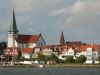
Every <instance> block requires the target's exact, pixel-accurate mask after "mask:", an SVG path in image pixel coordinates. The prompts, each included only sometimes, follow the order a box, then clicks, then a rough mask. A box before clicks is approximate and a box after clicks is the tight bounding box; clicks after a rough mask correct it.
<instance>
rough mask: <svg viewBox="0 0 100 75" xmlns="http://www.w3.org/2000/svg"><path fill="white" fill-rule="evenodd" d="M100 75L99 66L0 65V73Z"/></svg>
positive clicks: (1, 74) (11, 74) (22, 74)
mask: <svg viewBox="0 0 100 75" xmlns="http://www.w3.org/2000/svg"><path fill="white" fill-rule="evenodd" d="M73 74H74V75H100V68H77V67H59V68H57V67H56V68H48V67H45V68H35V67H27V68H24V67H0V75H73Z"/></svg>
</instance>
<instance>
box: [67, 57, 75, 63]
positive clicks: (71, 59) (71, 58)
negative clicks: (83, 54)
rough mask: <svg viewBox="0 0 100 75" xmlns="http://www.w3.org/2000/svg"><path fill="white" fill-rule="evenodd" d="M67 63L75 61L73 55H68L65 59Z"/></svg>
mask: <svg viewBox="0 0 100 75" xmlns="http://www.w3.org/2000/svg"><path fill="white" fill-rule="evenodd" d="M65 63H75V60H74V59H73V56H68V57H67V59H66V60H65Z"/></svg>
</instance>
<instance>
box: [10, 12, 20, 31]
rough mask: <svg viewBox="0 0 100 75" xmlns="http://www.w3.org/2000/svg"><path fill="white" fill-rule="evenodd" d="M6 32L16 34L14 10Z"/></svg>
mask: <svg viewBox="0 0 100 75" xmlns="http://www.w3.org/2000/svg"><path fill="white" fill-rule="evenodd" d="M8 32H18V30H17V26H16V19H15V13H14V10H13V15H12V17H11V22H10V27H9V30H8Z"/></svg>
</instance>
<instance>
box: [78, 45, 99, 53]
mask: <svg viewBox="0 0 100 75" xmlns="http://www.w3.org/2000/svg"><path fill="white" fill-rule="evenodd" d="M87 48H92V49H93V51H97V50H98V48H99V47H98V46H96V45H82V46H80V47H79V50H80V51H83V52H84V51H86V49H87Z"/></svg>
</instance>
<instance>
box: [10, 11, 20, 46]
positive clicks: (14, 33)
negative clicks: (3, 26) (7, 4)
mask: <svg viewBox="0 0 100 75" xmlns="http://www.w3.org/2000/svg"><path fill="white" fill-rule="evenodd" d="M16 38H18V30H17V25H16V19H15V13H14V10H13V14H12V17H11V22H10V26H9V30H8V47H13V46H15V47H16V45H15V39H16Z"/></svg>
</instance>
